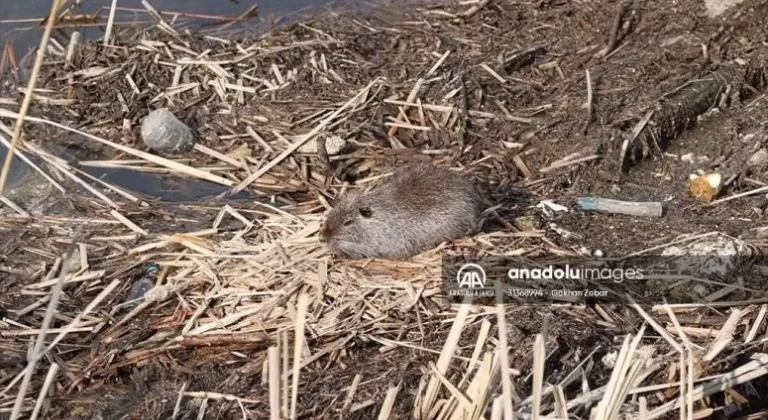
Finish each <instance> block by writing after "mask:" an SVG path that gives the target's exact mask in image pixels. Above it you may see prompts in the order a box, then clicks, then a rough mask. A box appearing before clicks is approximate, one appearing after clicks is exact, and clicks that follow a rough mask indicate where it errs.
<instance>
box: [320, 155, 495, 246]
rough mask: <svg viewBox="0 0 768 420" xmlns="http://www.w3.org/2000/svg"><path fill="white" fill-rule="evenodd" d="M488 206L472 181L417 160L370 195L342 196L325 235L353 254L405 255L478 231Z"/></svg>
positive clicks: (329, 243) (330, 242) (330, 243)
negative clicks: (481, 216)
mask: <svg viewBox="0 0 768 420" xmlns="http://www.w3.org/2000/svg"><path fill="white" fill-rule="evenodd" d="M484 204H485V203H484V200H483V198H482V195H481V193H480V190H479V189H478V187H477V186H476V185H475V183H474V182H472V181H471V180H470V179H468V178H465V177H463V176H462V175H459V174H458V173H456V172H453V171H450V170H448V169H446V168H441V167H437V166H434V165H431V164H425V163H418V164H415V165H411V166H408V167H405V168H402V169H399V170H397V171H396V172H395V173H394V174H393V175H392V177H391V179H390V180H389V181H388V182H387V183H385V184H384V185H382V186H380V187H378V188H375V189H374V190H372V191H370V192H368V193H366V194H360V193H359V192H351V193H348V194H345V195H344V196H342V197H341V198H340V199H339V200H338V201H337V203H336V205H335V207H334V208H333V210H332V211H331V212H330V213H329V214H328V217H327V218H326V220H325V223H324V224H323V227H322V229H321V231H320V238H321V240H322V241H323V242H324V243H325V244H326V246H327V247H328V248H329V249H330V250H331V251H332V252H333V253H335V254H338V255H340V256H344V257H348V258H387V259H405V258H409V257H412V256H414V255H416V254H419V253H421V252H423V251H426V250H427V249H430V248H433V247H435V246H437V245H439V244H441V243H442V242H444V241H450V240H455V239H458V238H461V237H464V236H467V235H469V234H471V233H473V232H474V231H475V230H476V229H477V228H478V227H479V226H478V225H479V222H480V213H481V212H482V211H483V210H484V208H483V206H484Z"/></svg>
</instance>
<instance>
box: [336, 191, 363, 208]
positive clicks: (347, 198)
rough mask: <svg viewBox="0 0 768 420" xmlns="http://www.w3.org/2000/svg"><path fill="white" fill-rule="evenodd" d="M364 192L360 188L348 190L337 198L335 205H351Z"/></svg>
mask: <svg viewBox="0 0 768 420" xmlns="http://www.w3.org/2000/svg"><path fill="white" fill-rule="evenodd" d="M361 194H362V193H361V192H360V191H359V190H347V192H345V193H344V194H342V195H341V196H340V197H338V198H337V199H336V203H335V205H336V206H338V207H345V206H349V205H351V204H352V203H353V202H354V201H355V200H357V198H358V197H360V195H361Z"/></svg>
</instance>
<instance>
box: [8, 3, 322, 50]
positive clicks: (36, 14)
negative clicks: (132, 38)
mask: <svg viewBox="0 0 768 420" xmlns="http://www.w3.org/2000/svg"><path fill="white" fill-rule="evenodd" d="M77 2H79V3H81V4H80V5H79V6H77V7H75V8H74V9H73V11H72V13H73V14H75V15H93V14H95V13H96V12H98V11H99V10H101V9H102V8H103V9H105V10H103V11H102V12H101V16H102V17H103V19H106V17H107V16H108V15H109V11H108V9H109V7H110V6H111V4H112V1H111V0H77ZM0 3H1V5H0V41H1V42H2V43H3V44H4V43H5V41H6V40H8V39H12V40H13V42H14V45H15V47H16V52H17V53H19V54H20V55H23V54H24V53H25V52H26V51H27V50H29V49H30V48H34V47H36V46H37V45H38V43H39V42H40V41H39V39H40V38H39V36H40V34H41V33H42V28H40V27H39V26H36V25H35V23H36V22H35V20H37V21H38V22H39V19H40V18H42V17H44V16H46V15H47V14H48V13H49V12H50V9H51V0H0ZM71 3H73V2H69V3H67V4H71ZM149 3H150V4H151V5H152V7H154V8H155V9H157V10H159V11H173V12H181V13H189V14H197V15H213V16H239V15H241V14H242V13H244V12H246V11H248V10H249V9H250V8H251V7H252V6H253V5H254V4H258V7H259V17H257V18H256V21H251V22H249V23H250V24H251V25H253V24H254V23H256V22H259V21H261V22H264V21H267V20H268V19H269V17H270V16H275V17H280V16H285V15H289V16H290V15H296V14H300V13H305V12H310V11H313V10H319V9H321V8H323V7H326V6H330V5H331V4H334V3H336V2H333V1H331V0H258V1H254V0H149ZM117 6H118V7H119V8H121V9H135V10H136V11H130V10H119V13H118V14H117V18H116V21H117V22H133V21H139V22H149V21H150V18H149V16H148V15H147V13H146V9H145V8H144V6H143V5H142V3H141V0H118V1H117ZM165 17H166V18H167V19H168V20H169V21H170V20H171V19H172V16H168V15H166V16H165ZM103 19H102V22H103V21H104V20H103ZM198 22H199V23H200V24H201V25H205V24H211V23H215V22H216V21H214V20H209V19H201V20H199V21H198ZM30 27H32V29H30ZM82 32H83V36H85V37H86V38H98V37H101V36H102V35H103V34H104V32H103V28H102V27H96V26H90V27H85V28H82Z"/></svg>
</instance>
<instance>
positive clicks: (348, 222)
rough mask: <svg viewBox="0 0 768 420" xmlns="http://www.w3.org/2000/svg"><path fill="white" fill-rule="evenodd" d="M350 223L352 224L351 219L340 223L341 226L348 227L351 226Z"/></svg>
mask: <svg viewBox="0 0 768 420" xmlns="http://www.w3.org/2000/svg"><path fill="white" fill-rule="evenodd" d="M352 222H354V220H352V219H347V220H345V221H344V222H343V223H342V225H344V226H349V225H351V224H352Z"/></svg>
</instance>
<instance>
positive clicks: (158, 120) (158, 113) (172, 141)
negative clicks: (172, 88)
mask: <svg viewBox="0 0 768 420" xmlns="http://www.w3.org/2000/svg"><path fill="white" fill-rule="evenodd" d="M141 139H142V140H143V141H144V144H146V145H147V146H148V147H149V148H150V149H152V150H154V151H156V152H158V153H162V154H179V153H186V152H189V151H190V150H192V148H193V147H194V145H195V140H194V136H193V135H192V130H190V129H189V127H187V125H186V124H184V123H183V122H181V121H180V120H179V119H178V118H176V116H175V115H173V113H172V112H171V111H170V110H168V108H159V109H156V110H154V111H152V112H150V113H149V115H147V116H146V117H145V118H144V121H143V122H142V123H141Z"/></svg>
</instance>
